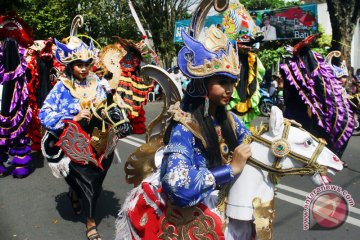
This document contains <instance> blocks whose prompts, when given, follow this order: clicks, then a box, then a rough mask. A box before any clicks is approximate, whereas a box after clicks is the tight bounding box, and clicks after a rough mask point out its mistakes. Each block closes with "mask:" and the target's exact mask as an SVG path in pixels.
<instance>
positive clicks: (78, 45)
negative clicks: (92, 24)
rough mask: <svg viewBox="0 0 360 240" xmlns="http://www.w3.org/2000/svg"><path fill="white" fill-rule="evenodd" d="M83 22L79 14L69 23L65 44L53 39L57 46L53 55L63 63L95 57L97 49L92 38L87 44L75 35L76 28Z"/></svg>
mask: <svg viewBox="0 0 360 240" xmlns="http://www.w3.org/2000/svg"><path fill="white" fill-rule="evenodd" d="M83 23H84V20H83V17H82V16H81V15H77V16H75V18H74V19H73V22H72V25H71V31H70V37H69V42H68V43H67V44H66V45H65V44H62V43H61V42H59V41H58V40H56V39H55V44H56V47H57V49H56V53H55V57H56V59H57V60H58V61H59V62H61V63H62V64H64V65H66V64H68V63H71V62H73V61H76V60H81V61H84V62H86V61H90V62H93V61H94V60H95V59H96V58H97V50H96V48H95V46H94V43H93V40H92V38H91V39H90V45H89V46H88V45H86V44H85V43H84V42H83V41H82V40H81V39H80V38H78V37H76V35H77V28H78V27H81V26H82V25H83Z"/></svg>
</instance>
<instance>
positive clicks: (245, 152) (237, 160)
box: [230, 143, 251, 175]
mask: <svg viewBox="0 0 360 240" xmlns="http://www.w3.org/2000/svg"><path fill="white" fill-rule="evenodd" d="M250 156H251V148H250V144H247V143H242V144H240V145H239V146H237V147H236V148H235V149H234V153H233V155H232V161H231V163H230V166H231V168H232V170H233V173H234V175H237V174H239V173H241V171H242V170H243V169H244V167H245V164H246V161H247V160H248V159H249V157H250Z"/></svg>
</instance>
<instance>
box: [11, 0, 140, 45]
mask: <svg viewBox="0 0 360 240" xmlns="http://www.w3.org/2000/svg"><path fill="white" fill-rule="evenodd" d="M6 1H8V0H6ZM8 2H9V3H8V4H7V5H6V6H7V9H6V10H7V11H9V10H16V11H17V12H18V14H19V15H20V16H21V17H22V18H23V19H24V20H25V21H26V22H27V23H28V24H29V25H30V26H31V27H32V28H33V30H34V35H35V38H36V39H46V38H48V37H55V38H57V39H62V38H64V37H67V36H69V34H70V26H71V22H72V19H73V18H74V17H75V15H77V14H81V15H82V16H83V17H84V21H85V24H84V26H83V27H82V28H80V29H79V33H81V34H86V35H89V36H91V37H93V38H94V39H96V40H97V41H98V42H100V43H101V44H102V45H105V44H108V43H110V42H111V40H112V36H113V35H118V36H121V37H123V38H127V39H134V40H139V38H140V37H141V35H140V34H138V31H137V28H136V25H135V22H134V20H133V18H132V16H131V14H130V10H129V7H128V4H127V0H13V1H8ZM10 2H11V4H10Z"/></svg>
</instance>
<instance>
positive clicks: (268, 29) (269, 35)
mask: <svg viewBox="0 0 360 240" xmlns="http://www.w3.org/2000/svg"><path fill="white" fill-rule="evenodd" d="M261 31H262V32H263V33H264V40H276V38H277V37H276V28H275V27H273V26H271V25H269V26H263V27H262V28H261Z"/></svg>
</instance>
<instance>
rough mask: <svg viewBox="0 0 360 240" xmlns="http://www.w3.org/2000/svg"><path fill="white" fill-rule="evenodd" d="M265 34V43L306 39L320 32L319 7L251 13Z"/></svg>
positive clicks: (310, 6)
mask: <svg viewBox="0 0 360 240" xmlns="http://www.w3.org/2000/svg"><path fill="white" fill-rule="evenodd" d="M250 15H251V16H252V17H253V19H254V20H255V22H256V25H257V26H259V28H260V31H262V32H263V33H264V41H268V40H281V39H290V38H300V39H303V38H306V37H307V36H309V35H311V34H315V33H317V32H318V24H317V22H318V20H317V5H316V4H308V5H302V6H297V7H291V8H282V9H276V10H259V11H250Z"/></svg>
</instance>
